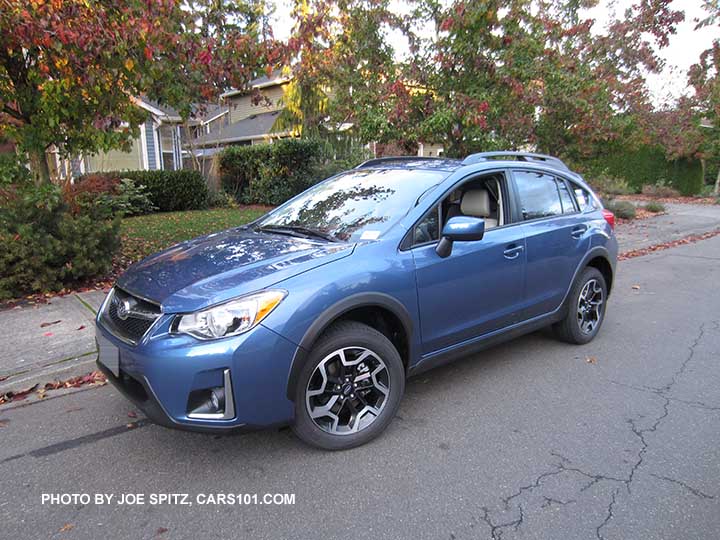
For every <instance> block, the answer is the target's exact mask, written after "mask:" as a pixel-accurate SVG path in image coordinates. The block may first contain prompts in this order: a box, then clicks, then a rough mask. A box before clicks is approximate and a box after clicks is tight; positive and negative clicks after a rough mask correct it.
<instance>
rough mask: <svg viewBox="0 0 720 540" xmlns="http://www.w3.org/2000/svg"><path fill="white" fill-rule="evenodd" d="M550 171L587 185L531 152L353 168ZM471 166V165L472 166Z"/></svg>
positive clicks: (385, 160) (373, 162)
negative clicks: (500, 168) (508, 168)
mask: <svg viewBox="0 0 720 540" xmlns="http://www.w3.org/2000/svg"><path fill="white" fill-rule="evenodd" d="M518 165H521V166H523V167H525V168H529V169H537V170H543V171H552V172H556V173H560V174H564V175H565V176H568V177H570V178H572V179H573V180H576V181H578V182H580V183H581V184H582V185H583V186H584V187H588V186H587V184H586V182H585V180H584V179H583V178H582V176H580V175H579V174H577V173H576V172H574V171H572V170H570V168H569V167H568V166H567V165H566V164H565V163H563V162H562V161H561V160H560V159H559V158H556V157H553V156H548V155H545V154H536V153H531V152H481V153H477V154H471V155H469V156H467V157H466V158H464V159H452V158H443V157H419V156H391V157H382V158H374V159H369V160H367V161H365V162H363V163H361V164H360V165H358V166H357V167H355V168H356V169H406V170H407V169H416V170H420V169H422V170H440V171H447V172H448V173H453V172H455V171H457V170H459V169H463V168H466V167H467V168H468V169H469V170H473V171H482V170H484V169H495V168H498V166H499V167H517V166H518ZM471 167H472V168H471Z"/></svg>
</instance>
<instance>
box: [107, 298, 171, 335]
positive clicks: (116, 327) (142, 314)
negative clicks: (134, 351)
mask: <svg viewBox="0 0 720 540" xmlns="http://www.w3.org/2000/svg"><path fill="white" fill-rule="evenodd" d="M159 316H160V307H159V306H157V305H155V304H152V303H150V302H148V301H146V300H143V299H141V298H138V297H136V296H133V295H131V294H129V293H127V292H125V291H123V290H122V289H118V288H117V287H115V288H114V289H113V290H112V291H111V292H110V298H109V299H108V301H107V303H106V304H105V310H104V311H103V313H102V320H103V322H104V323H105V325H106V326H107V328H108V330H110V332H112V333H113V334H114V335H115V336H117V337H119V338H120V339H122V340H124V341H128V342H130V343H133V344H136V343H138V342H139V341H140V340H141V339H142V338H143V336H144V335H145V334H146V333H147V331H148V330H150V327H151V326H152V325H153V323H154V322H155V320H156V319H157V318H158V317H159Z"/></svg>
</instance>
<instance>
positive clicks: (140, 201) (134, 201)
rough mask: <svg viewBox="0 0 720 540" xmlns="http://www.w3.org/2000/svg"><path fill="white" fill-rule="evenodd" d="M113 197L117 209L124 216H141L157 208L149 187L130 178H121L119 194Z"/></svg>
mask: <svg viewBox="0 0 720 540" xmlns="http://www.w3.org/2000/svg"><path fill="white" fill-rule="evenodd" d="M113 199H114V200H113V203H114V209H115V211H116V212H120V213H122V215H123V216H139V215H142V214H149V213H150V212H154V211H155V210H157V206H155V205H154V204H153V203H152V200H151V199H150V193H148V191H147V188H146V187H145V186H144V185H143V184H139V183H136V182H134V181H133V180H131V179H130V178H121V179H120V184H119V185H118V189H117V195H115V197H113Z"/></svg>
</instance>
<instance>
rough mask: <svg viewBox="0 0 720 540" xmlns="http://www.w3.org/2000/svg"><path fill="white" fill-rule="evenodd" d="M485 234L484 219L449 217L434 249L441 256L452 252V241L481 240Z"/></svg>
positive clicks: (443, 256)
mask: <svg viewBox="0 0 720 540" xmlns="http://www.w3.org/2000/svg"><path fill="white" fill-rule="evenodd" d="M484 235H485V220H484V219H482V218H475V217H469V216H456V217H453V218H450V219H449V220H448V221H447V223H446V224H445V226H444V227H443V230H442V238H441V239H440V242H439V243H438V245H437V248H436V249H435V251H436V252H437V254H438V255H439V256H440V257H442V258H445V257H448V256H449V255H450V253H452V246H453V242H471V241H474V240H482V238H483V236H484Z"/></svg>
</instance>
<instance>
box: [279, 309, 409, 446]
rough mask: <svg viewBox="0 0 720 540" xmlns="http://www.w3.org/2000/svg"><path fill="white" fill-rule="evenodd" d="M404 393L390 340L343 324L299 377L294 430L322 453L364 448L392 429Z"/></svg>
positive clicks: (320, 343)
mask: <svg viewBox="0 0 720 540" xmlns="http://www.w3.org/2000/svg"><path fill="white" fill-rule="evenodd" d="M341 351H342V352H341ZM321 365H322V367H321ZM353 384H354V385H355V386H353ZM348 385H350V386H348ZM384 390H385V391H387V392H386V394H383V391H384ZM404 392H405V369H404V367H403V363H402V359H401V358H400V354H399V353H398V351H397V349H396V348H395V347H394V346H393V344H392V343H391V342H390V340H389V339H388V338H387V337H385V336H384V335H383V334H382V333H380V332H378V331H377V330H375V329H374V328H371V327H369V326H367V325H364V324H362V323H358V322H352V321H347V322H340V323H337V324H334V325H333V326H331V327H330V328H329V329H328V330H327V331H325V333H324V334H323V335H322V336H321V337H320V338H319V339H318V341H317V342H316V344H315V345H314V346H313V349H312V351H311V352H310V355H309V356H308V360H307V362H306V363H305V365H304V366H303V368H302V370H301V372H300V375H299V377H298V383H297V387H296V388H295V421H294V423H293V425H292V429H293V431H294V432H295V434H296V435H297V436H298V437H299V438H300V439H301V440H302V441H304V442H305V443H307V444H310V445H312V446H315V447H317V448H322V449H324V450H345V449H348V448H353V447H356V446H360V445H362V444H365V443H367V442H369V441H371V440H372V439H374V438H375V437H377V436H378V435H380V434H381V433H382V432H383V431H384V430H385V428H386V427H387V426H388V425H389V424H390V422H391V421H392V419H393V418H394V417H395V413H396V412H397V409H398V407H399V406H400V400H401V399H402V396H403V393H404ZM331 402H332V403H331ZM311 411H312V412H311ZM353 415H354V416H353ZM336 419H337V420H336ZM353 420H354V421H353Z"/></svg>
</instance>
